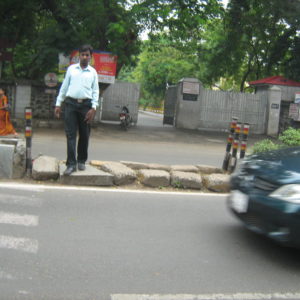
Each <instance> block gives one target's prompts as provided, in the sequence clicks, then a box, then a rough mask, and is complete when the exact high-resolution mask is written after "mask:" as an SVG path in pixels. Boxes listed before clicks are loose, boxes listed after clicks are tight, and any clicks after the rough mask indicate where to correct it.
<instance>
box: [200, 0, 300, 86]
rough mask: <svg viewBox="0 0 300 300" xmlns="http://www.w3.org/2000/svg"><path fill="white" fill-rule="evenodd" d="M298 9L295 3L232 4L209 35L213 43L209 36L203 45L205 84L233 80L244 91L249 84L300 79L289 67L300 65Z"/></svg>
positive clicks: (249, 0) (239, 0) (234, 0)
mask: <svg viewBox="0 0 300 300" xmlns="http://www.w3.org/2000/svg"><path fill="white" fill-rule="evenodd" d="M299 9H300V2H299V1H295V0H286V1H281V0H270V1H259V0H231V1H230V2H229V5H228V9H227V11H226V14H225V18H224V20H223V21H219V22H217V23H216V24H214V25H215V26H214V27H213V28H212V30H211V31H210V35H211V37H213V38H212V41H209V40H208V38H209V36H207V42H206V43H205V44H204V50H205V51H204V55H203V57H202V58H204V61H205V62H204V64H206V70H205V73H204V77H205V78H206V80H207V81H208V82H210V83H213V82H217V81H218V80H219V78H221V77H225V78H228V77H229V78H230V77H231V78H233V79H234V80H235V81H236V82H239V85H240V90H241V91H243V90H244V88H245V83H246V81H249V80H255V79H258V78H262V77H265V76H272V75H274V74H282V75H288V73H290V74H294V76H297V72H294V73H292V72H288V66H296V65H297V66H298V65H299V63H298V61H299V60H298V59H294V56H293V53H295V51H297V50H296V49H299V29H300V28H299V25H300V23H299V17H298V16H299V13H300V10H299ZM216 62H217V64H216ZM299 75H300V74H299ZM295 79H297V78H295Z"/></svg>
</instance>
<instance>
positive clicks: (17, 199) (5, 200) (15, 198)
mask: <svg viewBox="0 0 300 300" xmlns="http://www.w3.org/2000/svg"><path fill="white" fill-rule="evenodd" d="M0 203H2V204H9V205H20V206H30V207H40V206H41V204H42V201H41V200H40V199H38V198H34V197H28V196H20V195H8V194H5V193H0Z"/></svg>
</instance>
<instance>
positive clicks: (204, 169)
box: [196, 165, 224, 174]
mask: <svg viewBox="0 0 300 300" xmlns="http://www.w3.org/2000/svg"><path fill="white" fill-rule="evenodd" d="M196 167H197V168H198V170H199V172H200V173H202V174H213V173H219V174H221V173H224V172H223V170H222V169H221V168H217V167H213V166H207V165H197V166H196Z"/></svg>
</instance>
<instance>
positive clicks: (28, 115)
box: [25, 107, 32, 176]
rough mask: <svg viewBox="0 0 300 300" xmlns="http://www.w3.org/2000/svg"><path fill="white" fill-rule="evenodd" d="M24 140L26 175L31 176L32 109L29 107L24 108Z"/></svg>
mask: <svg viewBox="0 0 300 300" xmlns="http://www.w3.org/2000/svg"><path fill="white" fill-rule="evenodd" d="M25 138H26V174H27V176H31V171H32V158H31V147H32V109H31V107H26V108H25Z"/></svg>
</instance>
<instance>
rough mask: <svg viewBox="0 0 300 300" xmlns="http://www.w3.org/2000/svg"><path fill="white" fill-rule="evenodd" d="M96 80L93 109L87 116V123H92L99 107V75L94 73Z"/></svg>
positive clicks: (94, 83) (94, 82)
mask: <svg viewBox="0 0 300 300" xmlns="http://www.w3.org/2000/svg"><path fill="white" fill-rule="evenodd" d="M94 73H95V75H94V80H93V83H92V108H91V109H90V110H89V111H88V112H87V114H86V115H85V119H84V120H85V121H86V122H87V123H91V122H92V121H93V120H94V118H95V114H96V109H97V106H98V105H99V83H98V75H97V72H96V71H95V72H94Z"/></svg>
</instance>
